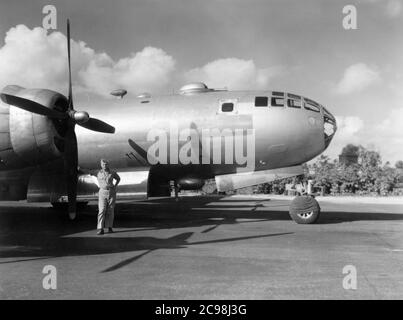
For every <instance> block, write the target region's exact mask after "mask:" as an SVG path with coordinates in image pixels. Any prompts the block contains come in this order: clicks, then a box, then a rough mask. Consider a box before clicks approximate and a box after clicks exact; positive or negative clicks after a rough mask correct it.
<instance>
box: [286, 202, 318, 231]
mask: <svg viewBox="0 0 403 320" xmlns="http://www.w3.org/2000/svg"><path fill="white" fill-rule="evenodd" d="M319 214H320V206H319V203H318V201H316V200H315V198H314V197H312V196H297V197H295V198H294V199H293V200H292V201H291V204H290V216H291V218H292V219H293V220H294V221H295V222H296V223H298V224H312V223H315V222H316V221H317V220H318V218H319Z"/></svg>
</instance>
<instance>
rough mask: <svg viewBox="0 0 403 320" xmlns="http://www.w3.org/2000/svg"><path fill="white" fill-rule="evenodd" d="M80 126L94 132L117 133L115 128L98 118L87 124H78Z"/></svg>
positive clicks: (90, 120) (90, 119)
mask: <svg viewBox="0 0 403 320" xmlns="http://www.w3.org/2000/svg"><path fill="white" fill-rule="evenodd" d="M78 125H79V126H81V127H84V128H86V129H88V130H92V131H97V132H103V133H115V127H112V126H111V125H109V124H107V123H106V122H103V121H102V120H99V119H96V118H89V120H88V121H87V122H84V123H78Z"/></svg>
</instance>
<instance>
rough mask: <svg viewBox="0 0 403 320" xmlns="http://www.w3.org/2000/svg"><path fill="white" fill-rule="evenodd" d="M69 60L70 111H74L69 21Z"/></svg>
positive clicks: (68, 21)
mask: <svg viewBox="0 0 403 320" xmlns="http://www.w3.org/2000/svg"><path fill="white" fill-rule="evenodd" d="M67 60H68V64H69V97H68V99H69V110H73V109H74V108H73V88H72V86H73V85H72V81H71V54H70V20H69V19H67Z"/></svg>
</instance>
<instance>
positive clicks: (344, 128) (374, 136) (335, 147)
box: [325, 107, 403, 163]
mask: <svg viewBox="0 0 403 320" xmlns="http://www.w3.org/2000/svg"><path fill="white" fill-rule="evenodd" d="M336 119H337V127H338V129H337V132H336V135H335V137H334V138H333V141H332V142H331V143H330V146H329V148H328V149H327V150H326V152H325V153H326V154H327V155H329V156H330V157H331V158H337V157H338V155H339V154H340V152H341V150H342V149H343V147H344V146H346V145H347V144H349V143H352V144H355V145H362V146H364V147H366V148H368V149H371V150H375V151H377V152H379V153H380V155H381V157H382V160H383V161H384V162H386V161H390V162H391V163H395V162H396V161H397V160H403V148H402V145H403V131H402V125H401V124H402V121H403V107H401V108H395V109H393V110H392V111H390V112H389V113H385V117H384V118H383V119H380V120H379V122H378V123H371V124H365V123H364V121H363V120H362V119H361V118H360V117H356V116H347V117H336Z"/></svg>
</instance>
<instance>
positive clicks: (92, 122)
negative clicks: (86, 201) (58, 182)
mask: <svg viewBox="0 0 403 320" xmlns="http://www.w3.org/2000/svg"><path fill="white" fill-rule="evenodd" d="M67 60H68V71H69V84H68V85H69V88H68V99H67V101H68V103H67V110H66V111H59V110H56V109H49V108H47V107H46V106H44V105H41V104H40V103H37V102H35V101H33V100H30V99H26V98H24V97H22V96H19V95H18V92H17V91H15V90H14V89H10V90H8V91H7V90H3V92H2V93H1V94H0V98H1V100H3V102H5V103H7V104H10V105H13V106H15V107H18V108H21V109H23V110H26V111H29V112H32V113H35V114H39V115H42V116H46V117H48V118H51V119H58V120H65V121H66V123H67V131H66V134H65V136H64V140H65V150H64V175H65V179H66V186H67V197H68V211H69V217H70V219H72V220H73V219H75V217H76V207H77V180H78V150H77V137H76V133H75V126H76V124H77V125H79V126H81V127H84V128H86V129H88V130H92V131H97V132H102V133H114V132H115V128H114V127H113V126H111V125H109V124H107V123H106V122H104V121H102V120H99V119H96V118H91V117H90V116H89V114H88V113H87V112H86V111H76V110H74V104H73V88H72V87H73V85H72V78H71V53H70V21H69V20H67Z"/></svg>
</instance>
